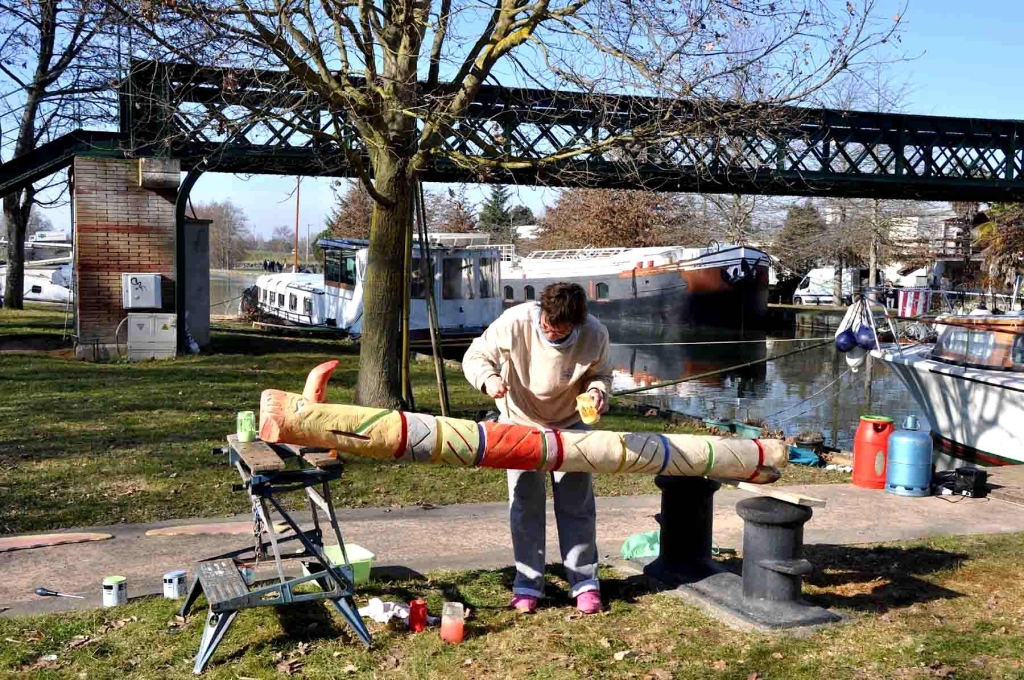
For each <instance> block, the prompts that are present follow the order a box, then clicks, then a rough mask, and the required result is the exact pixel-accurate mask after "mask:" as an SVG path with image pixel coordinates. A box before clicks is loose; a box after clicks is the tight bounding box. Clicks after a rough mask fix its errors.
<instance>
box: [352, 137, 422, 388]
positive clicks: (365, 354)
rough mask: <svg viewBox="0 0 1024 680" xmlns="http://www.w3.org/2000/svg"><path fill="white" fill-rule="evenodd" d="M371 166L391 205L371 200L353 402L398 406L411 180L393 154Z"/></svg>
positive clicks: (382, 155)
mask: <svg viewBox="0 0 1024 680" xmlns="http://www.w3.org/2000/svg"><path fill="white" fill-rule="evenodd" d="M373 167H374V172H375V175H376V182H375V186H376V189H377V191H378V192H379V193H380V194H381V195H382V196H384V197H385V198H388V199H389V200H391V201H393V202H394V205H391V206H386V205H381V204H380V203H375V204H374V208H373V220H372V223H371V226H370V250H369V257H368V266H367V269H366V283H365V284H364V286H363V334H362V337H361V338H360V343H359V379H358V381H357V382H356V403H357V404H362V405H364V406H379V407H381V408H401V406H402V286H403V283H404V281H405V276H404V266H403V253H404V251H405V233H406V230H407V229H408V228H409V225H410V220H411V219H412V183H411V182H410V180H409V178H408V175H407V173H406V170H405V163H404V162H403V159H401V158H399V157H398V156H397V155H395V154H394V153H393V152H389V151H388V150H384V151H382V152H380V153H376V154H374V161H373Z"/></svg>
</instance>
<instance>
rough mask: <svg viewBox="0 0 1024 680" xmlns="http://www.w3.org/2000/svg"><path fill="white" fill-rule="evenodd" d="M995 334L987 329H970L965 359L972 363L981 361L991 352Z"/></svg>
mask: <svg viewBox="0 0 1024 680" xmlns="http://www.w3.org/2000/svg"><path fill="white" fill-rule="evenodd" d="M995 339H996V334H995V333H990V332H989V331H971V339H970V342H969V343H968V345H967V360H968V361H969V362H971V363H972V364H977V363H982V362H984V361H985V360H986V359H988V357H989V355H990V354H992V347H993V346H994V345H995Z"/></svg>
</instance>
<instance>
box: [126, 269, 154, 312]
mask: <svg viewBox="0 0 1024 680" xmlns="http://www.w3.org/2000/svg"><path fill="white" fill-rule="evenodd" d="M121 297H122V306H123V307H124V308H125V309H160V307H161V303H160V275H159V274H121Z"/></svg>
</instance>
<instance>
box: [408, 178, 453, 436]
mask: <svg viewBox="0 0 1024 680" xmlns="http://www.w3.org/2000/svg"><path fill="white" fill-rule="evenodd" d="M416 186H417V191H416V197H415V199H416V206H417V209H416V214H417V217H418V220H417V221H418V224H419V236H420V258H421V259H420V262H421V264H422V265H423V271H424V284H425V285H426V292H427V326H428V327H429V329H430V349H431V353H432V354H433V355H434V375H435V377H436V378H437V398H438V401H439V402H440V404H441V415H442V416H445V417H447V416H448V412H449V408H448V381H447V380H446V379H445V375H444V359H443V358H442V356H441V339H440V337H439V332H438V322H437V303H436V301H435V299H434V283H435V277H434V263H433V262H432V261H431V259H430V243H429V242H428V241H427V218H426V214H425V213H424V201H423V184H422V183H419V182H417V185H416Z"/></svg>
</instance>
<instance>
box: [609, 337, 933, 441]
mask: <svg viewBox="0 0 1024 680" xmlns="http://www.w3.org/2000/svg"><path fill="white" fill-rule="evenodd" d="M833 323H834V322H833ZM606 325H608V326H609V333H610V335H611V339H612V348H611V361H612V365H613V367H614V382H613V389H614V390H628V389H632V388H634V387H641V386H647V385H652V384H655V383H659V382H663V381H668V380H678V379H680V378H684V377H687V376H693V375H698V374H703V373H709V372H712V371H717V370H720V369H724V368H729V367H731V366H738V365H740V364H744V363H748V362H752V361H757V360H759V359H764V358H767V357H770V356H774V355H778V354H783V353H786V352H791V351H793V350H796V349H799V348H800V347H807V346H811V345H815V344H817V343H818V342H821V341H822V340H828V339H831V338H832V336H833V334H834V332H835V331H834V327H833V328H832V329H827V330H826V329H825V328H822V327H810V326H805V327H796V324H793V326H794V327H793V328H790V329H788V330H781V331H779V330H776V331H772V332H768V333H765V332H758V333H754V332H748V333H722V332H719V333H714V332H701V331H688V332H685V331H681V330H680V331H675V332H673V331H672V330H666V329H658V330H653V329H652V330H648V331H644V330H640V329H638V328H636V327H632V328H623V327H619V326H616V325H612V324H606ZM640 397H642V400H643V402H645V403H650V404H654V405H658V406H661V407H663V408H669V409H672V410H673V411H678V412H681V413H686V414H690V415H694V416H700V417H707V416H712V417H715V418H720V419H723V420H724V419H729V418H736V419H738V420H745V419H747V418H756V419H766V420H767V421H768V423H769V425H770V426H771V427H772V428H773V429H774V428H777V427H779V428H782V429H783V430H784V431H785V432H786V434H792V435H795V434H797V433H799V432H803V431H815V432H821V433H822V434H823V435H824V437H825V443H826V444H829V445H832V446H835V447H838V448H842V449H843V450H847V451H849V450H851V448H852V446H853V437H854V434H856V430H857V426H858V424H859V422H860V416H862V415H865V414H876V415H885V416H889V417H890V418H894V419H895V420H896V424H897V426H899V424H900V423H902V422H903V419H904V418H905V417H906V416H907V415H908V414H910V413H915V414H917V415H918V417H919V419H920V421H921V423H922V425H923V426H925V427H926V426H927V425H926V423H927V421H926V420H925V418H924V414H923V413H922V412H921V410H920V409H919V408H918V407H917V405H916V403H915V402H914V400H913V398H912V397H911V396H910V394H909V393H908V392H907V390H906V388H905V387H904V386H903V383H902V382H900V380H899V378H898V377H897V376H896V374H895V373H893V372H891V371H889V370H888V369H887V368H886V366H885V365H884V364H883V363H882V362H880V361H874V360H871V359H870V358H868V360H867V362H865V364H864V365H862V366H861V367H860V369H859V370H858V371H857V372H853V371H852V370H850V369H849V367H848V366H847V363H846V359H845V356H844V355H842V354H840V353H839V352H837V351H836V349H835V346H834V345H832V344H831V343H830V344H827V345H824V346H822V347H817V348H815V349H809V350H807V351H803V352H800V353H798V354H793V355H791V356H787V357H783V358H780V359H778V360H777V361H769V362H767V363H759V364H755V365H753V366H749V367H745V368H737V369H735V370H730V371H726V372H724V373H720V374H717V375H713V376H709V377H704V378H697V379H695V380H692V381H689V382H684V383H680V384H677V385H672V386H667V387H662V388H656V389H653V390H651V391H646V392H642V393H640V394H638V395H637V398H640Z"/></svg>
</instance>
